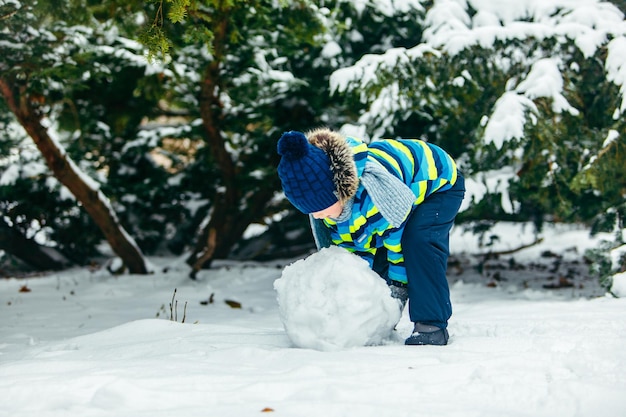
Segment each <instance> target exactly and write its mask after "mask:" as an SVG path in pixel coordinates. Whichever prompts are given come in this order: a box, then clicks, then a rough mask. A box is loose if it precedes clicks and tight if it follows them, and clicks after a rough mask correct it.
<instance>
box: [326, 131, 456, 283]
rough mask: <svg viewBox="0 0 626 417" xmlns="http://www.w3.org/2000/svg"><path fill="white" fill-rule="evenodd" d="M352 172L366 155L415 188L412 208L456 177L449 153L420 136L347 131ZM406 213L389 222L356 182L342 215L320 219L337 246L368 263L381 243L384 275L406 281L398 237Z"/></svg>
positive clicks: (361, 167)
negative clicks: (364, 135) (369, 137)
mask: <svg viewBox="0 0 626 417" xmlns="http://www.w3.org/2000/svg"><path fill="white" fill-rule="evenodd" d="M346 141H347V143H348V145H349V146H350V147H351V149H352V152H353V155H354V162H355V164H356V171H357V176H358V177H360V176H361V175H362V174H363V170H364V169H365V163H366V161H367V160H368V159H371V160H375V161H377V162H379V163H380V164H382V166H383V167H385V168H386V169H387V170H388V171H389V172H390V173H392V174H393V175H394V176H396V177H397V178H399V179H400V180H402V181H403V182H404V183H405V184H406V185H407V186H409V187H410V188H411V190H412V191H413V193H414V194H415V196H416V197H415V201H414V203H413V208H415V206H417V205H419V204H420V203H422V202H423V201H424V199H425V198H427V197H428V196H429V195H431V194H433V193H436V192H438V191H445V190H447V189H449V188H451V187H452V186H453V185H454V183H455V182H456V179H457V167H456V164H455V162H454V160H453V159H452V157H450V155H448V154H447V153H446V152H445V151H444V150H443V149H441V148H439V147H438V146H436V145H433V144H430V143H427V142H424V141H421V140H405V139H401V140H380V141H375V142H372V143H371V144H369V145H367V144H365V143H364V142H362V141H360V140H358V139H355V138H351V137H348V138H346ZM409 214H410V213H407V215H406V217H405V219H404V221H403V223H402V224H401V225H400V226H399V227H394V226H393V225H391V224H390V223H389V222H388V221H387V220H386V219H385V218H384V217H383V216H382V214H381V213H380V212H379V210H378V208H377V207H376V205H375V204H374V203H373V201H372V198H371V197H370V196H369V194H368V192H367V190H366V189H365V187H364V186H363V185H362V184H360V183H359V185H358V188H357V189H356V193H355V194H354V200H353V205H352V213H351V215H350V217H349V218H348V219H347V220H344V221H341V222H337V221H335V220H333V219H324V220H323V222H324V225H325V226H326V227H328V228H329V230H330V237H331V239H332V242H333V243H334V244H335V245H338V246H341V247H343V248H345V249H347V250H349V251H351V252H353V253H355V254H358V255H360V256H361V257H362V258H364V259H365V260H367V261H368V262H369V264H370V267H371V266H373V262H374V256H375V254H376V250H377V249H378V248H382V247H385V248H386V249H387V260H388V262H389V271H388V277H389V278H390V279H392V280H394V281H399V282H402V283H406V282H407V275H406V270H405V267H404V257H403V252H402V245H401V238H402V233H403V231H404V226H405V224H406V219H407V218H408V217H409Z"/></svg>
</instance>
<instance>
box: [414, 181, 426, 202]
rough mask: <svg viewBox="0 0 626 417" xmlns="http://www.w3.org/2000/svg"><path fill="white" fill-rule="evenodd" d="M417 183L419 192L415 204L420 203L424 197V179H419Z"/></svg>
mask: <svg viewBox="0 0 626 417" xmlns="http://www.w3.org/2000/svg"><path fill="white" fill-rule="evenodd" d="M417 185H418V186H419V193H418V194H417V199H416V200H415V204H421V203H422V201H424V198H426V181H420V182H419V183H417Z"/></svg>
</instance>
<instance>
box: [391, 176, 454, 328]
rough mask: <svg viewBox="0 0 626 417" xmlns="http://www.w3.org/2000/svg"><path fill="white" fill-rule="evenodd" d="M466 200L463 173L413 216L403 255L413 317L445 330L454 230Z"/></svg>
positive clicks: (450, 305) (406, 233)
mask: <svg viewBox="0 0 626 417" xmlns="http://www.w3.org/2000/svg"><path fill="white" fill-rule="evenodd" d="M464 196H465V179H464V178H463V176H462V175H461V174H460V173H459V175H458V178H457V181H456V183H455V184H454V186H453V187H452V188H450V189H449V190H446V191H443V192H439V193H434V194H431V195H430V196H428V198H426V199H425V200H424V201H423V202H422V203H421V204H420V205H418V206H417V207H415V209H414V210H413V213H411V215H410V217H409V219H408V221H407V224H406V225H405V228H404V233H403V235H402V252H403V255H404V265H405V266H406V272H407V278H408V291H409V317H410V319H411V321H412V322H414V323H415V322H420V323H423V324H429V325H432V326H437V327H439V328H442V329H445V328H446V327H447V326H448V319H450V316H452V303H451V302H450V288H449V287H448V280H447V278H446V270H447V267H448V256H449V255H450V229H452V225H453V224H454V218H455V217H456V214H457V213H458V211H459V208H460V207H461V202H462V201H463V198H464Z"/></svg>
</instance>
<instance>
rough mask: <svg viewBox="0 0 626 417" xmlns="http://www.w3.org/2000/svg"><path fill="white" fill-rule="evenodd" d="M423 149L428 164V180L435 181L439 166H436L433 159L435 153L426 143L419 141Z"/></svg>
mask: <svg viewBox="0 0 626 417" xmlns="http://www.w3.org/2000/svg"><path fill="white" fill-rule="evenodd" d="M417 143H419V144H420V145H422V148H424V156H425V157H426V162H427V163H428V179H429V180H434V179H435V178H437V166H436V165H435V158H433V151H432V150H431V149H430V148H429V147H428V145H427V144H426V142H424V141H421V140H419V141H417Z"/></svg>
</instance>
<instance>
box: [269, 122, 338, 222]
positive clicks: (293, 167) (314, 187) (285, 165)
mask: <svg viewBox="0 0 626 417" xmlns="http://www.w3.org/2000/svg"><path fill="white" fill-rule="evenodd" d="M278 154H279V155H281V156H282V158H281V159H280V163H279V164H278V176H279V177H280V181H281V183H282V185H283V191H284V192H285V195H286V196H287V198H288V199H289V201H291V204H293V205H294V206H296V208H297V209H298V210H300V211H301V212H303V213H305V214H309V213H315V212H316V211H322V210H324V209H327V208H328V207H330V206H332V205H333V204H335V203H336V202H337V201H339V199H338V198H337V196H336V194H335V191H336V186H335V182H334V181H333V173H332V171H331V170H330V159H328V156H326V154H325V153H324V151H323V150H321V149H320V148H318V147H316V146H314V145H311V144H310V143H309V141H308V140H307V138H306V136H304V134H303V133H302V132H296V131H293V130H292V131H290V132H285V133H283V135H282V136H281V137H280V139H279V140H278Z"/></svg>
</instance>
